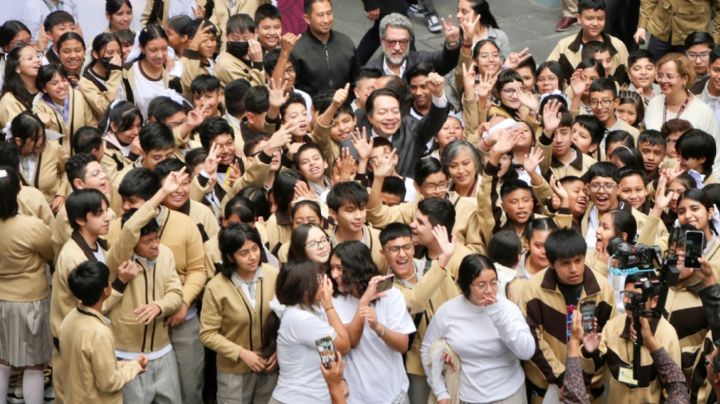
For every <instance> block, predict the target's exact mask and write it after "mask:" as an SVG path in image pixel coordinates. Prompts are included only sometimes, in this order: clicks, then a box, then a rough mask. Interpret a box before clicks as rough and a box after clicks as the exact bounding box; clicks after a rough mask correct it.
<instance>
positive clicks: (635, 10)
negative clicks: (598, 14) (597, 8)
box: [605, 0, 640, 52]
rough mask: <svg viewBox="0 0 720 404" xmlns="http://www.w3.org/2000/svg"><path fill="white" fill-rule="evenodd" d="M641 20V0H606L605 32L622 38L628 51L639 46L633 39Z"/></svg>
mask: <svg viewBox="0 0 720 404" xmlns="http://www.w3.org/2000/svg"><path fill="white" fill-rule="evenodd" d="M639 20H640V0H605V32H606V33H608V34H610V35H612V36H614V37H616V38H618V39H619V40H621V41H622V42H623V43H624V44H625V46H626V47H627V49H628V52H630V51H633V50H635V49H637V48H638V45H637V44H636V43H635V40H634V39H633V35H635V31H637V25H638V21H639Z"/></svg>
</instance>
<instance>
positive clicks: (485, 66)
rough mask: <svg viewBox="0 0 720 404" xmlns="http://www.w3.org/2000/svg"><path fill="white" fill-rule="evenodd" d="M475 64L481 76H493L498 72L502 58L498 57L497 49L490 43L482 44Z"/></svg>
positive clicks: (498, 51)
mask: <svg viewBox="0 0 720 404" xmlns="http://www.w3.org/2000/svg"><path fill="white" fill-rule="evenodd" d="M475 64H476V65H477V67H478V70H479V73H480V74H481V75H485V74H490V75H495V74H496V73H497V72H499V71H500V67H501V66H502V58H501V57H500V50H499V49H498V48H497V45H495V44H494V43H493V42H492V41H491V42H487V43H484V44H483V45H482V46H481V47H480V49H478V54H477V58H476V59H475Z"/></svg>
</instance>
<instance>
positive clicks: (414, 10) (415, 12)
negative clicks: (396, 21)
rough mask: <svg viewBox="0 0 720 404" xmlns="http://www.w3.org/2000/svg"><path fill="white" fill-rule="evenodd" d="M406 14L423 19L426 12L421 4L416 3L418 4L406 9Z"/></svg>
mask: <svg viewBox="0 0 720 404" xmlns="http://www.w3.org/2000/svg"><path fill="white" fill-rule="evenodd" d="M407 12H408V14H409V15H412V16H413V17H423V18H425V13H427V10H426V9H425V7H423V6H422V4H420V3H418V4H411V5H410V6H409V7H408V10H407Z"/></svg>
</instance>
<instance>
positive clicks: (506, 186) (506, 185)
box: [500, 179, 532, 198]
mask: <svg viewBox="0 0 720 404" xmlns="http://www.w3.org/2000/svg"><path fill="white" fill-rule="evenodd" d="M518 189H523V190H525V191H527V192H529V193H530V195H532V188H531V187H530V185H528V183H527V182H525V181H523V180H520V179H512V180H508V181H504V182H503V184H502V185H501V186H500V198H504V197H505V196H507V195H508V194H510V193H511V192H515V191H517V190H518Z"/></svg>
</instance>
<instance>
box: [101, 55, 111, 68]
mask: <svg viewBox="0 0 720 404" xmlns="http://www.w3.org/2000/svg"><path fill="white" fill-rule="evenodd" d="M111 60H112V58H111V57H107V56H106V57H104V58H102V59H100V63H102V65H103V66H104V67H105V68H107V67H108V66H110V61H111Z"/></svg>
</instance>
